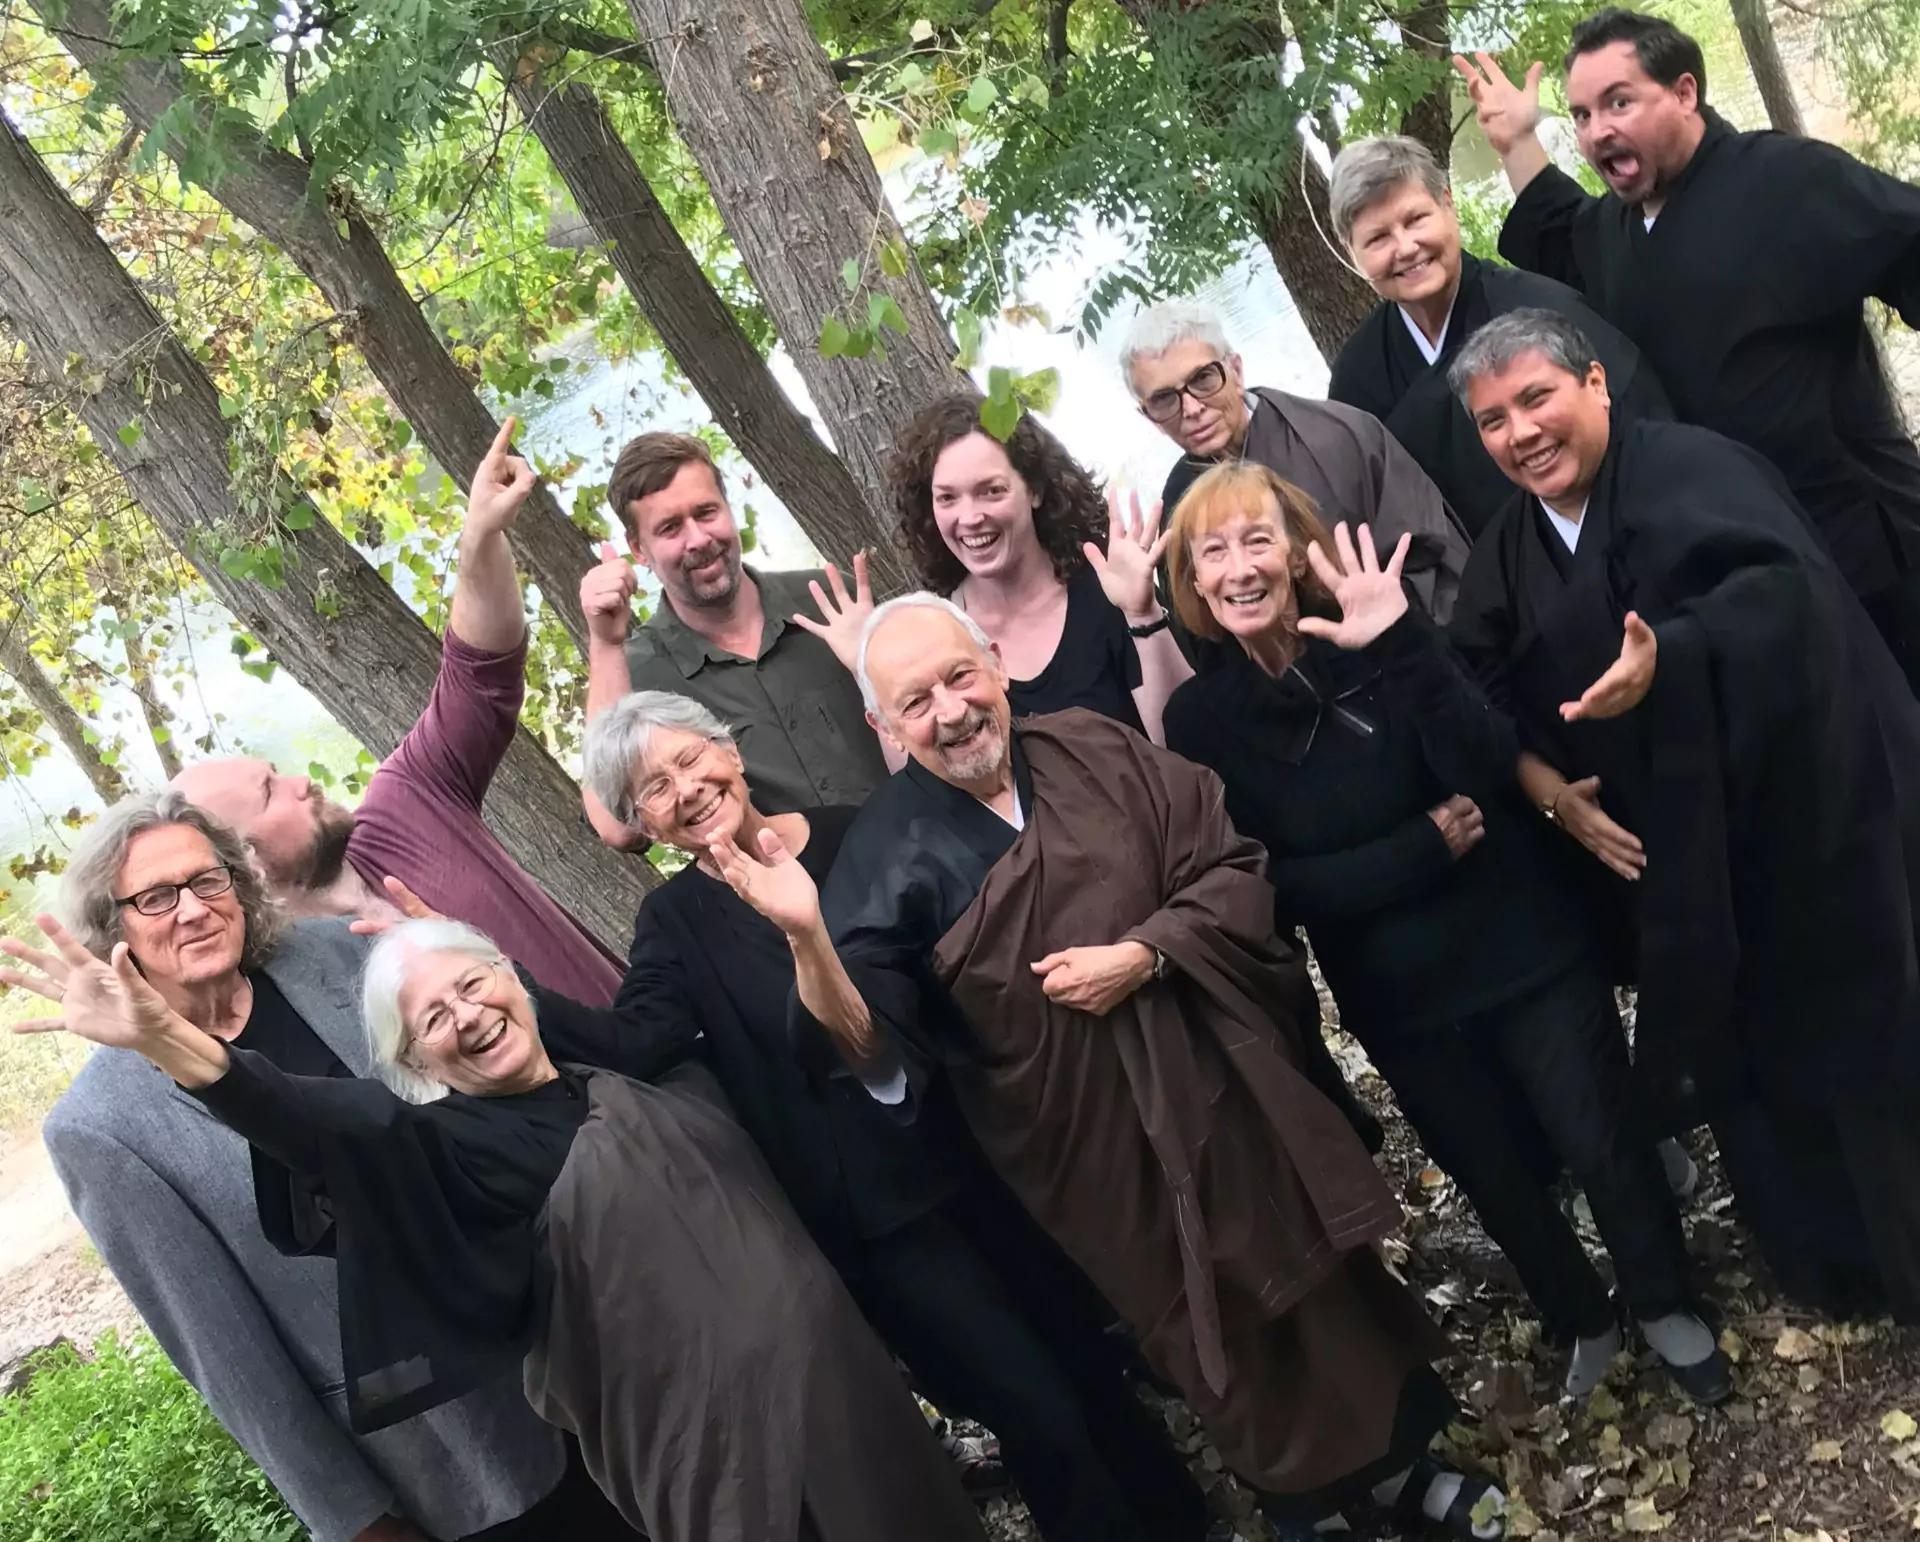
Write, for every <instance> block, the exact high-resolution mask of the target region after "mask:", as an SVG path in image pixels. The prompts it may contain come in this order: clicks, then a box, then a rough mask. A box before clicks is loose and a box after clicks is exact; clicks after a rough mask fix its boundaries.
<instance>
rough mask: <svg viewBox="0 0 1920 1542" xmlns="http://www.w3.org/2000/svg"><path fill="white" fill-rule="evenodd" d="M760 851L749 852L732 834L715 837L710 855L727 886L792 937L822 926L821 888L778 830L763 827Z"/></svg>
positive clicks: (708, 853) (800, 935)
mask: <svg viewBox="0 0 1920 1542" xmlns="http://www.w3.org/2000/svg"><path fill="white" fill-rule="evenodd" d="M758 844H759V851H758V853H757V854H755V855H748V853H746V852H744V851H742V850H741V849H740V848H739V846H737V845H736V844H735V843H734V841H733V838H732V837H731V836H727V837H724V838H722V839H721V840H717V841H715V842H714V843H713V844H712V845H711V846H709V847H708V848H707V855H708V857H710V858H711V859H712V861H713V865H714V866H715V867H716V868H717V869H718V870H719V872H720V876H721V877H722V878H723V879H725V880H726V883H727V887H728V888H730V889H732V890H733V892H734V893H735V894H737V895H739V896H740V898H742V899H743V900H745V901H746V902H747V903H748V904H749V905H751V906H753V908H754V909H755V910H757V911H759V912H760V914H761V915H763V916H765V917H766V918H767V919H768V920H769V921H771V922H772V923H773V924H774V925H775V926H777V927H779V928H780V930H781V931H782V932H784V933H785V934H786V935H787V936H789V937H803V936H806V935H808V934H809V933H812V932H815V931H817V930H818V929H819V927H820V890H819V888H818V887H817V886H816V885H815V884H814V881H813V876H812V875H811V874H810V873H808V871H807V870H806V869H805V868H804V867H802V866H801V865H800V864H799V863H798V862H796V861H795V860H794V856H793V853H792V852H790V851H789V850H787V847H786V843H785V842H784V841H782V840H781V839H780V836H779V834H778V832H776V831H774V830H771V829H762V830H761V831H760V839H759V843H758Z"/></svg>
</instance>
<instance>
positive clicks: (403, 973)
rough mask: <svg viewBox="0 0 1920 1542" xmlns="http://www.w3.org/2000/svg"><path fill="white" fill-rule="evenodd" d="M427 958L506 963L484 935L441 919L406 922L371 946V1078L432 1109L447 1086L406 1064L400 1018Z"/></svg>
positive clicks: (365, 988)
mask: <svg viewBox="0 0 1920 1542" xmlns="http://www.w3.org/2000/svg"><path fill="white" fill-rule="evenodd" d="M429 953H463V954H465V955H467V956H468V957H469V958H476V959H479V960H480V961H481V962H482V963H488V964H491V963H495V962H498V961H501V960H504V958H505V957H506V955H505V954H503V953H502V952H501V951H500V948H499V945H498V944H497V943H495V942H494V940H493V939H492V938H491V937H489V936H488V935H487V934H486V933H485V932H483V931H481V930H479V929H478V928H477V927H472V926H469V925H467V923H466V922H465V921H449V920H447V919H446V918H445V917H443V916H436V917H434V918H432V919H430V920H423V921H402V922H400V923H399V924H398V925H396V926H391V927H389V928H388V929H387V930H386V932H385V933H384V934H383V935H382V936H381V938H380V940H379V941H378V942H377V943H375V944H374V945H373V952H372V953H370V954H369V955H368V956H367V967H366V972H365V973H364V974H363V975H362V976H361V979H360V1013H361V1016H362V1017H363V1018H364V1019H365V1020H366V1025H367V1048H368V1049H369V1050H370V1051H371V1056H370V1058H371V1061H372V1064H373V1074H374V1075H375V1076H377V1077H379V1078H380V1080H381V1081H383V1082H385V1083H386V1084H387V1086H388V1088H390V1089H391V1090H392V1091H393V1092H395V1093H397V1094H398V1095H399V1096H401V1097H403V1098H405V1099H406V1100H407V1101H408V1102H409V1103H434V1102H437V1101H439V1100H440V1099H441V1098H444V1097H445V1096H446V1095H447V1088H446V1087H445V1086H443V1085H442V1084H441V1083H439V1082H437V1081H435V1080H434V1079H433V1078H432V1077H430V1076H425V1075H423V1074H422V1073H420V1072H419V1071H416V1070H414V1068H413V1067H412V1066H410V1065H408V1064H407V1063H406V1061H405V1058H404V1057H405V1055H406V1053H407V1043H408V1039H409V1035H408V1033H407V1025H406V1021H405V1020H404V1019H403V1018H402V1017H401V1015H400V991H401V989H402V988H403V987H404V986H405V985H406V983H407V971H408V970H409V969H411V968H412V967H413V964H414V962H415V960H417V959H420V958H423V957H425V956H426V955H427V954H429ZM508 967H509V968H511V967H512V966H511V965H509V966H508Z"/></svg>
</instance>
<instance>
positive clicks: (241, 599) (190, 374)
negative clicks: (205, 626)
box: [0, 116, 656, 948]
mask: <svg viewBox="0 0 1920 1542" xmlns="http://www.w3.org/2000/svg"><path fill="white" fill-rule="evenodd" d="M0 324H4V325H5V326H6V327H7V328H8V330H10V331H11V332H12V334H13V335H14V336H16V337H18V338H19V339H20V340H21V341H22V342H23V343H24V344H25V345H26V348H27V352H28V355H29V357H30V358H31V360H32V361H33V363H34V365H35V367H36V368H37V369H38V370H39V371H40V372H41V373H42V374H43V375H44V376H45V377H46V378H47V379H48V380H49V381H51V382H53V383H54V384H55V385H56V386H60V385H62V384H63V383H64V381H65V377H66V371H67V361H68V359H70V358H77V359H78V360H80V361H82V362H83V368H84V370H85V371H86V372H87V373H88V374H92V373H94V372H98V373H99V374H100V375H102V376H103V377H104V383H103V384H101V386H100V388H99V389H98V390H97V391H94V392H92V393H90V394H85V395H80V396H79V397H78V400H77V403H76V405H77V407H78V410H79V412H80V414H81V416H82V418H83V419H84V420H85V422H86V424H87V427H88V429H89V430H90V431H91V432H92V434H93V437H94V439H95V440H96V442H98V443H99V445H100V446H101V448H102V449H103V450H104V451H105V452H106V453H107V454H108V455H109V456H110V457H111V458H112V460H113V462H114V464H115V466H116V467H117V468H118V469H119V471H120V473H121V475H122V476H124V477H125V478H126V482H127V486H128V489H129V491H130V492H131V494H132V495H133V497H134V498H135V499H136V500H137V501H138V502H139V504H140V506H141V507H142V508H143V509H144V510H145V511H146V513H147V516H148V518H149V519H151V520H152V521H153V523H154V526H155V527H156V528H157V529H158V530H159V531H160V532H161V534H162V535H163V536H165V537H166V539H167V540H169V541H170V542H172V543H173V544H174V545H175V546H176V547H178V548H179V550H180V552H181V553H182V555H184V556H185V557H186V558H187V559H188V561H190V562H192V563H193V565H194V566H195V567H196V568H197V569H198V570H199V572H200V575H201V577H203V578H204V579H205V580H206V582H207V585H208V587H209V588H211V589H212V590H213V592H214V594H215V595H216V596H217V597H218V598H219V600H220V601H221V603H223V604H224V605H225V606H226V607H227V609H228V610H229V611H231V612H232V614H233V616H234V618H235V619H236V620H237V621H238V622H239V623H240V624H241V625H242V626H243V627H245V628H246V630H248V631H249V632H251V633H252V634H253V635H254V636H256V637H258V638H260V639H261V640H262V641H263V642H264V643H265V644H266V646H267V647H268V649H269V650H270V651H271V652H272V654H273V656H274V657H275V658H276V659H277V660H278V661H279V662H280V663H281V665H282V666H283V667H285V668H286V669H288V670H289V671H291V673H292V674H293V677H294V678H295V679H296V680H298V681H299V682H300V683H301V684H302V685H304V686H306V688H307V689H308V690H310V691H311V692H312V693H313V694H314V696H315V697H317V698H318V699H319V701H320V704H321V705H322V706H323V707H325V708H326V709H327V711H329V712H331V713H332V714H333V716H334V717H335V718H336V719H338V720H339V722H340V724H341V726H342V727H344V728H345V729H347V730H348V732H350V733H352V734H353V735H354V736H355V737H356V738H358V739H359V740H360V741H361V742H362V743H363V744H364V745H366V747H367V748H368V749H369V750H371V751H372V752H373V753H374V754H376V755H386V754H388V753H389V752H391V751H392V749H393V748H394V746H395V745H397V744H398V743H399V742H400V739H401V736H402V735H404V734H405V733H406V731H407V730H408V729H409V728H410V727H412V725H413V721H414V719H415V717H416V716H417V715H418V714H419V712H420V710H421V708H422V707H423V706H424V705H425V704H426V701H427V697H428V694H429V692H430V691H431V690H432V689H433V683H434V679H435V677H436V675H437V673H438V669H439V657H440V646H439V643H438V641H437V640H436V639H435V638H434V636H433V634H432V633H431V632H429V631H428V630H427V629H426V627H425V626H423V625H422V624H421V622H420V620H419V618H418V617H417V616H415V615H414V614H413V612H412V611H410V610H408V609H407V607H406V606H405V604H403V603H402V601H401V599H400V597H399V596H398V595H397V594H395V593H394V592H393V590H392V589H391V588H389V587H388V586H387V585H386V584H384V583H382V582H381V581H380V577H379V575H378V574H377V573H375V572H374V570H373V568H372V567H371V566H370V565H369V564H368V563H367V562H366V560H365V559H364V558H363V557H361V555H360V554H359V553H358V552H357V551H355V550H354V548H353V547H352V546H350V545H349V544H348V543H347V542H346V541H345V540H344V539H343V538H342V537H341V535H340V533H339V532H338V531H336V530H335V529H334V528H333V526H332V525H330V524H328V523H327V521H326V519H325V517H324V516H322V515H321V514H320V513H319V511H318V510H317V509H315V508H314V507H313V506H312V504H310V503H308V502H307V501H306V499H305V498H304V496H298V497H297V498H296V501H295V502H294V503H293V505H292V506H291V507H290V509H289V510H288V512H289V513H297V514H298V515H299V516H301V517H300V518H298V519H296V520H295V521H294V523H295V524H299V525H301V526H303V528H300V529H294V528H291V527H290V526H287V525H282V526H281V527H280V528H278V529H277V530H276V531H275V532H273V533H274V535H275V536H276V537H277V538H278V539H279V540H280V541H281V542H282V543H283V545H284V547H285V550H286V561H285V581H284V583H283V584H281V585H280V586H279V587H277V588H268V587H265V586H263V585H261V584H259V583H256V582H253V581H251V580H245V579H236V578H234V577H232V576H231V575H230V574H228V573H227V572H226V571H225V569H223V568H222V567H221V565H220V564H219V563H218V562H216V561H213V560H211V556H210V551H211V549H212V547H213V545H214V544H215V543H214V542H212V541H210V540H208V539H207V538H208V537H210V536H212V535H214V534H215V532H216V529H217V527H219V526H221V525H223V524H224V525H228V526H231V525H233V524H234V523H235V522H236V521H237V520H238V517H239V516H238V511H237V510H236V509H235V507H234V504H233V499H232V494H231V491H230V488H229V485H228V480H227V448H228V446H227V438H228V425H227V424H226V422H225V421H224V420H223V419H222V418H221V416H220V402H219V394H218V392H217V391H216V390H215V388H214V385H213V382H212V381H211V380H209V379H208V378H207V375H206V373H205V372H204V371H203V370H202V369H201V368H200V366H199V365H198V363H197V362H195V360H194V359H193V357H192V356H191V355H190V354H188V353H187V351H186V350H185V349H184V348H183V347H182V346H181V345H180V342H179V340H178V339H177V338H175V337H174V335H173V333H172V332H171V331H170V330H169V329H168V327H167V324H166V322H165V321H164V320H163V319H162V318H161V317H160V316H159V314H158V313H157V312H156V311H155V310H154V309H153V307H152V306H151V305H150V304H148V302H147V300H146V298H145V296H143V295H142V294H141V293H140V291H139V289H138V288H137V287H136V286H135V284H134V282H133V280H132V278H131V277H130V276H129V275H128V274H127V273H126V271H125V270H124V269H123V268H121V266H120V264H119V262H118V260H117V259H116V258H115V257H114V255H113V254H112V252H110V251H109V250H108V249H107V247H106V245H105V244H104V243H103V242H102V241H101V240H100V237H99V235H98V234H97V233H96V232H95V231H94V229H93V226H92V224H91V222H90V221H88V219H87V217H86V216H85V215H84V214H82V213H81V212H80V210H79V209H77V208H75V207H74V205H73V203H72V202H71V201H70V200H69V199H68V198H67V197H66V195H65V194H64V193H63V192H62V191H61V190H60V188H59V187H58V186H57V185H56V184H55V182H54V181H53V179H52V177H51V176H50V175H49V174H48V173H47V170H46V168H45V167H44V166H43V165H41V163H40V161H39V158H38V157H37V156H36V155H35V154H34V153H33V151H32V149H31V147H29V146H28V145H27V143H26V142H25V141H24V140H23V139H22V138H21V137H20V136H19V134H18V132H17V131H16V130H15V128H14V127H13V125H12V123H11V122H8V121H7V120H6V119H5V118H4V116H0ZM136 420H138V421H139V422H140V424H141V425H142V429H143V432H142V434H141V435H140V437H139V438H138V440H137V442H136V443H135V444H134V445H132V446H128V445H126V444H124V443H123V442H122V441H121V439H120V436H119V430H120V429H121V428H122V427H123V426H125V425H126V424H128V423H131V422H134V421H136ZM329 615H330V616H331V619H329ZM487 820H488V823H489V824H490V825H491V826H492V827H493V829H494V830H495V832H496V833H497V834H498V835H499V836H500V838H501V840H502V841H503V842H504V843H505V844H506V847H507V849H508V850H509V851H510V852H512V853H513V855H514V857H515V858H516V859H517V860H518V861H519V862H520V863H521V864H522V865H523V866H524V867H526V868H527V869H528V871H530V872H531V873H533V874H534V875H535V876H536V877H538V878H539V879H540V881H541V882H543V883H545V884H546V885H547V886H548V888H549V889H551V891H552V892H553V894H554V897H555V898H556V899H558V900H559V901H560V902H561V903H562V904H563V905H565V906H566V907H567V908H568V909H569V910H571V911H572V912H573V914H574V915H576V916H578V917H579V918H580V920H581V921H582V922H583V923H585V924H586V925H587V926H589V927H591V928H592V929H593V930H594V931H595V932H596V933H597V934H598V935H599V936H600V937H601V938H602V939H604V940H605V941H607V942H608V943H609V944H611V945H613V946H615V947H616V948H617V947H620V946H622V945H624V942H625V939H626V938H627V936H628V935H629V934H630V932H631V930H632V924H633V915H634V910H635V908H636V906H637V904H638V901H639V896H640V891H641V888H642V886H643V884H647V883H651V882H653V881H656V879H655V875H654V874H653V871H652V869H651V868H650V867H648V866H647V864H645V863H643V862H633V861H629V860H628V859H626V858H623V857H621V856H619V855H617V854H616V853H614V852H612V851H610V850H608V849H607V848H606V847H605V846H603V845H601V843H600V842H599V840H598V839H597V838H595V836H594V835H593V834H592V832H591V831H590V830H588V829H587V827H586V825H585V822H584V821H583V820H582V819H581V817H580V792H579V788H578V787H577V786H576V785H575V784H574V782H573V780H572V779H571V778H570V777H568V776H567V774H566V773H565V772H564V771H562V770H561V769H560V767H559V766H558V765H556V764H555V763H554V761H553V760H552V759H551V758H550V757H549V756H548V755H547V754H546V752H545V751H544V750H543V749H541V748H540V746H539V745H538V744H537V743H535V742H534V740H533V739H532V737H531V736H530V735H529V734H528V733H527V732H526V731H525V730H524V729H522V730H521V731H520V732H518V733H517V734H516V735H515V736H514V742H513V746H512V748H511V749H510V750H509V751H508V753H507V756H506V759H505V761H504V762H503V763H502V765H501V767H500V771H499V774H498V775H497V776H496V777H495V779H494V783H493V790H492V793H491V795H490V797H489V798H488V802H487ZM502 940H503V941H504V942H507V943H508V945H509V946H510V945H511V940H510V939H502Z"/></svg>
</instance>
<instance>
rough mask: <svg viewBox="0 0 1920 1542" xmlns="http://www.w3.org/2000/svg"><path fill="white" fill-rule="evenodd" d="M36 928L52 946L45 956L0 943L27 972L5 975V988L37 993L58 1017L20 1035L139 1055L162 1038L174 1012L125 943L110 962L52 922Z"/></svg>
mask: <svg viewBox="0 0 1920 1542" xmlns="http://www.w3.org/2000/svg"><path fill="white" fill-rule="evenodd" d="M37 924H38V926H39V928H40V930H41V931H42V932H44V933H45V934H46V936H47V940H48V941H49V942H51V943H52V944H53V948H54V951H53V952H51V953H42V952H40V951H38V950H36V949H34V948H30V947H28V946H27V945H26V944H25V943H22V942H15V941H14V940H13V939H12V938H8V939H6V940H5V941H4V942H0V950H4V951H5V952H6V953H7V955H8V956H9V957H11V958H16V959H19V960H20V961H21V962H22V963H23V964H27V965H29V966H31V967H30V968H28V969H0V983H4V984H6V985H10V986H12V987H14V988H15V989H17V990H28V991H32V992H33V993H34V994H35V995H36V996H43V997H45V998H46V999H47V1000H48V1001H51V1002H54V1003H56V1004H57V1005H58V1006H59V1008H60V1013H59V1015H58V1016H57V1017H30V1018H27V1019H26V1020H25V1021H23V1022H19V1023H16V1024H14V1029H13V1031H14V1032H15V1033H54V1032H58V1031H59V1030H61V1029H65V1030H66V1031H67V1032H68V1033H72V1034H75V1035H77V1036H78V1037H80V1038H83V1039H90V1040H91V1041H92V1042H93V1043H95V1044H109V1045H112V1046H114V1047H115V1048H118V1049H139V1048H140V1047H141V1045H143V1044H146V1043H149V1042H151V1041H152V1040H154V1039H156V1038H159V1037H161V1036H162V1035H164V1034H165V1032H166V1030H167V1025H168V1023H169V1022H170V1021H171V1019H172V1016H173V1012H172V1009H171V1008H170V1007H168V1005H167V1004H166V1002H164V1001H162V1000H161V999H160V994H159V992H158V991H156V990H155V989H154V988H153V987H152V986H151V985H149V984H148V983H147V982H146V981H145V980H144V979H142V978H141V977H140V971H139V970H137V969H135V968H134V967H133V958H132V956H131V955H130V954H129V953H128V952H127V945H126V944H125V943H124V942H121V943H115V944H114V949H113V958H112V961H111V962H108V961H105V960H102V959H98V958H95V957H94V956H93V955H92V954H91V953H89V952H88V951H87V950H86V949H85V948H83V947H81V946H80V944H79V943H78V942H76V941H75V940H74V939H73V937H72V935H71V934H70V933H69V932H68V931H67V929H66V928H65V927H63V926H62V925H61V924H60V923H59V922H58V921H56V920H54V918H53V917H52V916H40V917H38V918H37Z"/></svg>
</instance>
